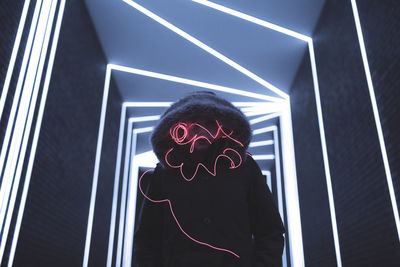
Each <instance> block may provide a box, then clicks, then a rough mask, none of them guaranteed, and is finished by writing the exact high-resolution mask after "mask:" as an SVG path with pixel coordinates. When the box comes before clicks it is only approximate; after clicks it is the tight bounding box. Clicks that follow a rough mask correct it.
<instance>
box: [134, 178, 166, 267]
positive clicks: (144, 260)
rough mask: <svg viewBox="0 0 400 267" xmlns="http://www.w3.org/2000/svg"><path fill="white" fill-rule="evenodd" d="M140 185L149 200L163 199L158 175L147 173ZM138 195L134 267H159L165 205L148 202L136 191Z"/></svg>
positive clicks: (160, 263)
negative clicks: (139, 204) (139, 202)
mask: <svg viewBox="0 0 400 267" xmlns="http://www.w3.org/2000/svg"><path fill="white" fill-rule="evenodd" d="M146 180H147V181H146ZM141 185H142V189H143V191H144V193H145V194H146V195H147V196H148V197H150V198H151V199H154V200H160V199H162V198H163V196H162V190H161V189H162V188H161V181H160V177H159V175H156V174H154V173H151V172H149V173H147V174H146V175H145V176H144V177H143V178H142V183H141ZM146 185H147V186H146ZM138 194H139V196H138V199H139V198H141V199H142V205H141V207H140V210H139V214H138V217H139V218H138V220H137V224H138V225H137V227H136V231H135V236H134V245H133V262H134V266H135V267H161V266H162V235H163V233H162V227H163V225H162V222H163V205H165V204H164V203H154V202H151V201H149V200H148V199H146V198H145V197H144V196H143V194H142V193H141V192H140V190H138Z"/></svg>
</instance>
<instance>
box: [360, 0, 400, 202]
mask: <svg viewBox="0 0 400 267" xmlns="http://www.w3.org/2000/svg"><path fill="white" fill-rule="evenodd" d="M358 9H359V13H360V20H361V27H362V29H363V34H364V40H365V46H366V49H367V56H368V61H369V65H370V69H371V76H372V81H373V83H374V88H375V94H376V99H377V104H378V109H379V114H380V117H381V122H382V130H383V134H384V138H385V142H386V149H387V153H388V158H389V164H390V167H391V173H392V177H393V182H394V186H395V192H396V198H397V205H398V206H400V163H399V162H400V153H399V152H400V115H399V112H400V109H399V102H400V75H399V70H400V49H399V48H398V46H399V43H400V31H399V29H400V19H399V14H400V3H399V1H394V0H384V1H371V0H363V1H359V3H358Z"/></svg>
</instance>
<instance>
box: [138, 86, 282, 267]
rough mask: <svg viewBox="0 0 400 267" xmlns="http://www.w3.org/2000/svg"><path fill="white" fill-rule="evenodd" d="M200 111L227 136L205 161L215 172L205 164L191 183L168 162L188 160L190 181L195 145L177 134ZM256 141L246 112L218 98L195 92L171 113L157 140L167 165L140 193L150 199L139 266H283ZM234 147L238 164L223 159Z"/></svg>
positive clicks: (143, 212) (278, 224) (143, 213)
mask: <svg viewBox="0 0 400 267" xmlns="http://www.w3.org/2000/svg"><path fill="white" fill-rule="evenodd" d="M199 112H201V113H199ZM199 114H201V117H202V118H205V117H206V118H208V119H211V118H212V119H215V120H217V123H219V124H220V125H222V128H223V129H225V132H224V133H226V134H225V136H224V138H215V140H212V141H213V142H212V144H211V145H210V147H209V149H208V151H209V154H208V156H207V160H206V161H205V162H202V163H204V166H205V167H207V168H208V169H209V170H211V173H210V172H209V171H206V168H204V167H200V168H198V172H197V174H196V176H194V177H193V179H192V180H190V179H189V180H185V179H183V177H182V173H181V169H180V168H171V167H169V165H171V164H169V163H170V162H173V164H172V165H174V166H176V165H177V164H178V163H185V164H184V166H185V168H183V169H182V172H183V174H184V175H186V178H187V179H188V178H189V177H192V174H193V173H194V172H193V170H194V169H195V167H196V166H197V165H198V162H196V160H194V159H191V158H190V156H191V154H190V153H187V152H186V151H187V149H188V146H189V145H190V144H186V145H182V144H177V142H175V143H174V142H173V141H172V139H173V138H171V136H172V135H171V132H170V129H171V127H173V126H174V125H176V123H179V122H182V121H193V119H194V118H196V120H198V118H199V116H198V115H199ZM182 132H183V131H182ZM228 135H229V137H227V136H228ZM250 136H251V135H250V127H249V125H248V122H247V120H246V118H245V117H244V115H243V114H242V113H241V112H240V111H239V110H238V109H236V108H235V107H234V106H233V105H231V104H230V103H229V102H227V101H224V100H222V99H220V98H217V97H216V96H215V95H212V94H208V93H198V94H195V95H191V96H189V97H186V98H183V99H181V100H180V101H178V102H177V103H175V104H174V105H172V106H171V108H170V109H168V110H167V112H166V113H165V114H164V115H163V117H162V118H161V121H160V123H159V124H158V126H157V127H156V129H155V131H154V132H153V135H152V144H153V149H154V151H155V153H156V155H157V156H158V158H159V160H160V163H159V164H158V165H157V167H156V168H155V170H154V171H151V172H148V173H146V174H145V175H144V176H143V177H142V179H141V182H142V181H144V180H146V182H147V184H149V186H148V187H147V188H141V190H143V193H144V194H145V195H146V197H147V198H146V199H145V200H144V202H143V206H142V207H141V209H140V212H139V214H140V221H139V225H138V227H137V231H136V233H135V237H134V254H133V257H134V262H135V263H136V266H138V267H156V266H157V267H180V266H182V267H189V266H190V267H196V266H198V267H200V266H207V267H212V266H227V267H230V266H243V267H264V266H265V267H267V266H271V267H272V266H281V258H282V250H283V242H284V240H283V233H284V228H283V225H282V221H281V218H280V215H279V213H278V211H277V209H276V206H275V204H274V203H273V200H272V197H271V193H270V191H269V189H268V187H267V185H266V182H265V179H264V177H263V176H262V174H261V171H260V169H259V167H258V165H257V164H256V162H255V161H254V160H253V159H252V157H251V156H248V155H247V154H246V150H247V146H248V144H249V142H250ZM230 137H232V138H231V139H230ZM210 139H212V138H210ZM232 140H233V141H232ZM234 140H240V143H239V142H235V141H234ZM227 146H228V147H229V148H232V150H233V149H234V150H235V151H237V152H235V153H237V154H235V153H233V154H231V155H230V158H231V159H233V160H230V159H229V158H228V157H224V156H222V157H219V158H218V160H216V159H217V157H218V155H221V154H223V151H224V149H225V148H226V147H227ZM171 150H172V152H173V153H171V154H170V155H169V156H168V157H169V159H170V162H167V161H166V158H165V154H166V152H167V151H171ZM185 153H186V154H185ZM225 153H226V154H229V151H228V152H225ZM237 155H239V156H237ZM168 157H167V158H168ZM215 162H217V163H216V165H214V163H215ZM232 164H233V165H234V166H233V165H232ZM214 167H215V169H214ZM213 171H215V172H214V173H213ZM150 200H151V201H150ZM154 200H157V201H160V200H163V201H162V202H158V203H155V202H154Z"/></svg>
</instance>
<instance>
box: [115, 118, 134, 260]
mask: <svg viewBox="0 0 400 267" xmlns="http://www.w3.org/2000/svg"><path fill="white" fill-rule="evenodd" d="M131 149H132V121H131V120H129V122H128V129H127V135H126V146H125V163H124V173H123V180H122V189H121V207H120V212H119V226H118V243H117V255H116V262H115V266H116V267H120V266H121V262H122V251H123V245H124V242H123V241H124V228H125V216H126V199H127V190H128V175H129V169H130V165H129V163H130V160H129V159H130V156H131ZM123 266H125V265H123Z"/></svg>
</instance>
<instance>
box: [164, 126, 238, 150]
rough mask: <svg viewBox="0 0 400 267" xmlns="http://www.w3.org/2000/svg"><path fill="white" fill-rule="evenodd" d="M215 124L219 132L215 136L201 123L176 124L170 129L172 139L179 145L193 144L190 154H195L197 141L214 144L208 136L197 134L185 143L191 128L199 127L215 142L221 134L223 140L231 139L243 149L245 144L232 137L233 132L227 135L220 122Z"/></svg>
mask: <svg viewBox="0 0 400 267" xmlns="http://www.w3.org/2000/svg"><path fill="white" fill-rule="evenodd" d="M215 122H216V123H217V126H218V128H217V132H216V133H215V135H213V134H212V133H211V132H210V131H209V130H208V129H207V128H205V127H204V126H203V125H201V124H199V123H185V122H179V123H177V124H175V125H174V126H173V127H171V128H170V130H169V133H170V135H171V138H172V139H173V140H174V141H175V143H177V144H178V145H186V144H189V143H192V145H191V147H190V153H192V152H193V150H194V144H195V143H196V141H197V140H199V139H206V140H207V141H208V142H209V143H210V144H211V143H212V142H211V141H210V139H209V138H207V137H206V136H198V135H197V134H195V135H194V136H193V137H192V138H191V139H190V140H188V141H186V142H183V141H184V140H185V139H186V137H187V136H188V135H189V132H188V131H189V130H190V128H192V127H193V126H197V127H199V128H201V129H203V130H204V131H206V133H207V134H208V135H209V136H211V137H212V138H213V139H214V140H215V139H218V137H219V136H220V135H221V133H222V134H223V135H222V136H221V138H229V139H231V140H232V141H234V142H236V143H238V144H239V145H240V146H242V147H243V144H242V143H241V142H240V141H238V140H236V139H235V138H233V137H231V135H232V134H233V131H231V133H230V134H227V133H226V132H225V131H224V130H223V129H222V125H221V124H220V123H219V122H218V120H215ZM179 130H183V133H182V135H180V133H179Z"/></svg>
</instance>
